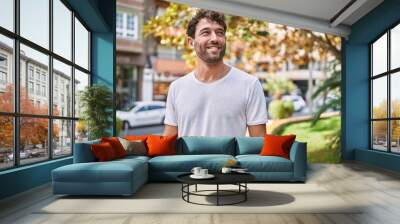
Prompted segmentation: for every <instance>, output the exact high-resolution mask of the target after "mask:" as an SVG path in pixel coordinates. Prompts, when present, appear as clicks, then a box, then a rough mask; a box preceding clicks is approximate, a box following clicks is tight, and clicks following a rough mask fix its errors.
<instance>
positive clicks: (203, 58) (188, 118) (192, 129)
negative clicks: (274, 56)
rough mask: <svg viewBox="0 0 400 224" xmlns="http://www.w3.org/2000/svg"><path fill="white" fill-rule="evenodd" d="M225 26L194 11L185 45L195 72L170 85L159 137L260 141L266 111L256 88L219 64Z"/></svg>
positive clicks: (212, 16)
mask: <svg viewBox="0 0 400 224" xmlns="http://www.w3.org/2000/svg"><path fill="white" fill-rule="evenodd" d="M226 29H227V27H226V24H225V17H224V15H223V14H221V13H218V12H214V11H210V10H199V11H198V12H197V13H196V15H195V16H194V17H193V18H192V20H191V21H190V22H189V25H188V28H187V36H188V43H189V45H190V46H191V47H192V48H193V49H194V50H195V52H196V56H197V57H196V60H197V63H196V67H195V69H194V70H193V71H192V72H191V73H189V74H187V75H185V76H183V77H181V78H179V79H177V80H175V81H174V82H172V83H171V85H170V87H169V90H168V96H167V108H166V114H165V120H164V124H165V129H164V135H175V134H178V136H245V134H246V128H248V129H249V134H250V136H264V135H265V133H266V122H267V111H266V103H265V98H264V93H263V89H262V87H261V84H260V82H259V81H258V79H257V78H256V77H254V76H251V75H249V74H247V73H245V72H243V71H241V70H239V69H237V68H234V67H232V66H229V65H227V64H225V63H224V61H223V57H224V55H225V48H226V36H225V33H226Z"/></svg>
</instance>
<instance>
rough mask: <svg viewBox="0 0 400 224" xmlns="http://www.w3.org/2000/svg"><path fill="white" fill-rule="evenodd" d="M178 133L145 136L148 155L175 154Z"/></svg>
mask: <svg viewBox="0 0 400 224" xmlns="http://www.w3.org/2000/svg"><path fill="white" fill-rule="evenodd" d="M177 137H178V135H172V136H160V135H150V136H148V137H147V141H146V143H147V147H148V151H147V154H148V156H152V157H153V156H165V155H176V138H177Z"/></svg>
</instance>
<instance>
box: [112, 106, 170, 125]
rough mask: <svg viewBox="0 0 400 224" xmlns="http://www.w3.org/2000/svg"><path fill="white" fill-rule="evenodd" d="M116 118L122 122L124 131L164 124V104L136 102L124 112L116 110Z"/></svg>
mask: <svg viewBox="0 0 400 224" xmlns="http://www.w3.org/2000/svg"><path fill="white" fill-rule="evenodd" d="M116 113H117V114H116V115H117V118H118V119H120V120H122V125H123V128H124V129H128V128H130V127H137V126H145V125H157V124H163V123H164V117H165V102H163V101H137V102H135V103H134V105H133V106H132V107H131V108H129V109H128V110H126V111H121V110H117V112H116Z"/></svg>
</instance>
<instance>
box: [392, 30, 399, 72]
mask: <svg viewBox="0 0 400 224" xmlns="http://www.w3.org/2000/svg"><path fill="white" fill-rule="evenodd" d="M390 35H391V37H390V59H391V61H390V63H391V66H390V67H391V69H395V68H398V67H400V24H399V25H397V26H396V27H395V28H393V29H392V31H391V32H390Z"/></svg>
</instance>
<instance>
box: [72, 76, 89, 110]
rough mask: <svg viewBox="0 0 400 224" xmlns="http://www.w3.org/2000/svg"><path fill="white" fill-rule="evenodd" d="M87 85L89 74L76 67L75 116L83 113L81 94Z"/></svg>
mask: <svg viewBox="0 0 400 224" xmlns="http://www.w3.org/2000/svg"><path fill="white" fill-rule="evenodd" d="M86 86H89V75H88V74H86V73H83V72H81V71H80V70H78V69H75V117H79V116H80V114H81V107H80V105H79V104H80V94H81V92H82V91H83V90H84V89H85V87H86Z"/></svg>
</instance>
